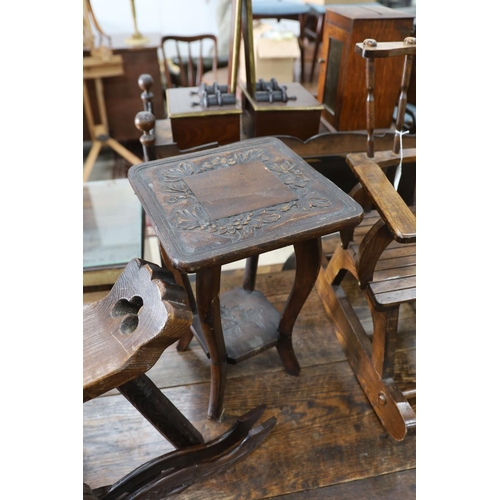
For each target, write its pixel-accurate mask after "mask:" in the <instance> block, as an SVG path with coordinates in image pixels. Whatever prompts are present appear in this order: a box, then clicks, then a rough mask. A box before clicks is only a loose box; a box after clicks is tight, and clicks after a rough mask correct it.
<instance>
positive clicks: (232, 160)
mask: <svg viewBox="0 0 500 500" xmlns="http://www.w3.org/2000/svg"><path fill="white" fill-rule="evenodd" d="M256 161H260V162H266V163H265V166H266V167H267V169H268V170H269V171H270V172H272V173H274V174H275V175H276V176H277V177H278V178H279V179H280V181H281V182H283V184H284V185H286V186H287V187H289V188H290V189H292V190H293V192H294V193H295V194H296V196H297V199H296V200H293V201H290V202H286V203H280V204H277V205H274V206H271V207H266V208H262V209H258V210H253V211H250V212H245V213H241V214H238V215H234V216H231V217H224V218H220V219H216V220H215V219H212V218H211V217H210V216H209V215H208V213H207V212H206V210H205V209H204V207H203V205H202V204H201V203H199V202H198V201H197V199H196V197H195V195H194V193H193V192H192V191H191V190H190V189H189V187H188V186H187V184H186V183H185V182H183V178H184V177H187V176H191V175H196V174H199V173H204V172H208V171H211V170H218V169H222V168H227V167H228V166H232V165H242V164H246V163H252V162H256ZM162 176H163V181H164V182H163V191H162V194H163V202H164V203H166V204H175V203H177V202H178V201H179V200H186V201H188V202H189V201H190V200H193V203H192V204H191V205H189V204H188V206H187V207H186V208H182V209H180V210H177V211H176V212H175V217H176V220H175V223H176V226H177V228H179V229H182V230H188V231H192V230H202V231H209V232H213V233H218V234H219V235H223V236H226V237H229V238H231V240H232V241H239V240H240V239H243V238H246V237H248V236H252V235H253V234H254V233H255V231H256V230H258V229H260V228H262V226H263V225H264V224H272V223H275V222H276V221H278V220H279V219H280V218H281V215H280V213H282V212H288V211H289V210H292V209H295V210H306V211H308V210H311V209H312V208H314V207H327V206H329V205H331V202H330V200H328V199H326V198H322V197H321V196H320V195H319V193H317V192H314V191H313V192H308V191H307V190H306V189H304V188H306V187H307V185H308V183H309V182H310V180H311V179H310V178H309V177H307V175H305V174H304V173H303V172H302V171H301V170H300V168H298V167H297V166H296V165H295V164H294V163H293V162H292V161H290V160H288V159H285V160H283V161H278V162H270V159H269V157H268V156H267V155H266V154H265V153H264V151H263V150H259V149H255V150H249V151H246V152H236V153H232V154H229V155H227V156H216V157H214V158H212V159H210V160H208V161H203V163H201V165H199V164H196V162H195V161H190V162H181V163H179V164H177V165H175V166H173V167H171V168H169V169H167V170H166V171H164V172H162Z"/></svg>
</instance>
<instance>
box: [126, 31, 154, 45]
mask: <svg viewBox="0 0 500 500" xmlns="http://www.w3.org/2000/svg"><path fill="white" fill-rule="evenodd" d="M148 42H149V38H148V37H145V36H142V35H141V34H140V33H134V34H133V35H131V36H129V37H127V38H125V43H126V44H127V45H134V46H139V45H146V44H147V43H148Z"/></svg>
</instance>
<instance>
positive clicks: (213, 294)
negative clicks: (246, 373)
mask: <svg viewBox="0 0 500 500" xmlns="http://www.w3.org/2000/svg"><path fill="white" fill-rule="evenodd" d="M220 273H221V266H214V267H212V268H210V269H204V270H202V271H199V272H197V273H196V304H197V310H198V319H199V321H200V325H201V328H202V330H203V336H204V337H205V340H206V343H207V348H208V352H209V355H210V374H211V381H210V401H209V405H208V418H209V419H212V420H216V419H218V418H219V417H220V415H221V413H222V403H223V400H224V390H225V387H226V375H227V355H226V344H225V342H224V335H223V333H222V322H221V311H220V298H219V291H220Z"/></svg>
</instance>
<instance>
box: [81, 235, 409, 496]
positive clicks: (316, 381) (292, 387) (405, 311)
mask: <svg viewBox="0 0 500 500" xmlns="http://www.w3.org/2000/svg"><path fill="white" fill-rule="evenodd" d="M336 241H338V238H328V241H325V242H324V248H325V249H326V250H327V251H328V250H329V249H330V250H331V249H332V248H333V247H334V246H335V244H336ZM242 276H243V270H241V271H232V272H229V273H223V274H222V278H221V292H224V291H226V290H230V289H232V288H234V286H235V285H236V286H237V285H239V284H240V283H241V281H242ZM293 276H294V272H293V271H283V272H280V273H276V272H273V273H266V274H261V273H259V274H258V275H257V283H256V286H257V287H258V288H259V289H260V290H262V291H263V293H265V294H266V296H267V297H268V298H269V300H270V301H271V302H272V303H273V304H274V306H275V307H277V308H278V309H280V308H281V307H282V305H283V303H284V301H285V300H286V298H287V296H288V292H289V290H290V288H291V285H292V281H293ZM346 279H347V278H346ZM348 285H349V286H347V285H346V289H347V290H348V293H349V294H353V297H354V296H356V297H358V298H357V299H356V308H357V310H358V312H359V313H360V317H361V321H362V323H363V325H364V326H365V328H366V329H367V330H368V331H370V328H371V327H370V323H371V316H370V312H369V310H368V307H367V306H366V303H365V301H364V299H363V298H362V296H358V295H357V291H356V290H357V287H356V283H355V282H354V281H353V280H352V281H351V282H349V283H348ZM88 299H92V300H93V299H95V294H94V295H93V296H90V295H89V296H88ZM332 328H333V326H332V323H331V322H330V320H329V319H328V318H327V316H326V314H325V313H324V311H323V309H322V306H321V301H320V299H319V297H318V295H317V293H316V291H315V290H313V292H312V293H311V294H310V296H309V298H308V299H307V301H306V303H305V305H304V307H303V309H302V312H301V314H300V315H299V317H298V319H297V321H296V324H295V327H294V339H293V342H294V348H295V351H296V355H297V359H298V360H299V362H300V364H301V367H302V369H301V372H300V375H299V377H292V376H289V375H287V374H286V372H285V370H284V369H283V367H282V365H281V364H280V363H279V358H278V354H277V352H276V350H274V349H273V350H269V351H266V352H264V353H261V354H260V355H259V356H256V357H253V358H250V359H247V360H245V361H244V362H242V363H240V364H238V365H230V366H228V379H231V383H229V384H228V386H227V388H226V398H225V411H224V413H223V416H222V419H221V420H222V421H221V422H217V421H211V420H208V419H207V418H206V405H207V402H208V397H209V389H210V382H209V381H210V362H209V360H208V359H207V358H206V356H205V354H204V352H203V350H202V349H201V347H200V346H199V345H198V344H197V343H196V342H192V343H191V345H190V347H189V349H188V350H187V351H185V352H181V353H180V352H177V351H176V350H175V349H174V348H170V349H167V350H166V351H165V352H164V355H163V356H162V357H161V358H160V360H159V361H158V363H157V364H156V365H155V366H154V367H153V369H152V370H150V371H149V372H148V375H149V376H150V377H151V378H152V380H154V382H155V383H156V384H157V385H158V386H159V387H160V388H162V391H163V392H164V393H165V395H166V396H167V397H168V398H169V399H170V400H171V401H172V402H173V403H174V404H175V405H176V406H177V407H178V408H179V409H180V410H181V411H182V412H183V414H184V415H186V416H187V417H188V418H189V420H190V421H191V422H192V423H193V424H194V425H195V427H196V428H197V429H199V430H200V432H201V433H202V434H203V437H204V438H205V440H208V439H210V438H211V437H213V436H216V435H219V434H220V433H221V432H223V431H224V430H227V429H228V428H229V427H230V426H231V424H232V423H233V422H234V420H235V419H236V417H237V416H239V415H240V414H241V413H243V412H245V411H247V410H249V409H251V408H252V407H254V406H256V405H258V404H261V403H265V404H267V410H266V411H265V413H264V415H263V417H262V418H263V419H265V418H269V417H271V416H275V417H276V418H277V425H276V427H275V428H274V429H273V432H272V433H271V434H270V435H269V437H268V438H267V440H266V441H265V442H264V443H263V444H262V445H261V446H260V447H259V448H258V449H257V450H255V451H254V452H253V453H252V454H250V455H249V456H248V457H246V459H245V460H244V461H243V462H242V463H240V464H236V465H234V466H232V467H230V468H229V469H228V470H227V471H226V472H224V473H222V474H220V475H219V476H216V477H214V478H212V479H210V480H208V481H205V482H203V483H200V484H199V485H194V486H192V487H190V488H189V489H188V490H186V491H185V492H184V493H182V494H180V495H179V496H178V498H179V500H185V499H190V500H196V499H200V500H201V499H204V500H205V499H206V500H209V499H210V500H211V499H215V498H216V499H235V500H236V499H242V498H247V499H264V498H280V499H281V498H283V499H297V500H302V499H305V498H308V499H309V498H318V499H322V498H342V499H345V500H350V499H351V498H352V499H354V498H356V499H364V498H366V499H376V500H378V499H382V498H383V499H386V500H400V499H401V498H405V499H412V498H416V493H415V481H416V450H415V445H416V437H415V436H408V437H407V438H406V439H405V440H404V441H403V442H396V441H395V440H393V439H391V438H390V437H389V436H388V434H387V433H386V432H385V431H384V428H383V427H382V425H381V424H380V421H379V420H378V418H377V417H376V415H375V413H374V412H373V409H372V408H371V406H370V405H369V403H368V401H367V399H366V397H365V396H364V393H363V391H362V389H361V388H360V386H359V384H358V382H357V380H356V378H355V376H354V374H353V372H352V370H351V368H350V366H349V364H348V363H347V361H346V358H345V355H344V354H343V351H342V348H341V347H340V345H339V344H338V342H337V340H336V337H335V334H334V332H333V330H332ZM400 329H401V330H402V331H403V332H404V335H401V336H400V338H399V340H398V347H397V356H396V365H397V368H398V369H397V370H396V371H397V372H398V373H399V377H400V379H398V382H399V385H400V387H401V388H403V387H404V386H405V384H406V385H408V386H412V385H414V384H415V373H416V369H415V361H416V359H415V309H414V307H413V306H412V305H411V304H404V305H403V306H402V308H401V312H400ZM83 410H84V430H83V432H84V471H83V479H84V481H85V482H87V483H88V484H90V485H91V486H97V485H101V484H108V483H109V482H113V480H115V479H117V478H119V477H121V476H122V475H124V474H125V473H127V472H129V471H130V470H131V469H132V468H134V467H135V466H137V465H138V464H140V463H143V462H144V461H146V460H148V459H150V458H153V457H154V456H157V455H158V454H160V453H165V452H167V451H169V450H171V449H172V447H171V446H170V445H169V443H167V442H166V441H165V440H164V439H163V438H162V437H161V436H160V434H159V433H158V432H156V431H155V430H154V428H152V427H151V426H150V425H149V424H148V423H147V422H146V421H145V420H144V418H142V417H141V416H140V415H139V414H138V413H137V412H136V411H135V410H134V408H133V407H132V406H131V405H130V404H129V403H128V402H127V401H126V400H125V399H124V398H123V397H122V396H121V395H120V394H118V393H117V392H116V391H111V392H109V393H107V394H106V395H104V396H101V397H98V398H96V399H94V400H92V401H89V402H88V403H86V404H85V405H84V408H83Z"/></svg>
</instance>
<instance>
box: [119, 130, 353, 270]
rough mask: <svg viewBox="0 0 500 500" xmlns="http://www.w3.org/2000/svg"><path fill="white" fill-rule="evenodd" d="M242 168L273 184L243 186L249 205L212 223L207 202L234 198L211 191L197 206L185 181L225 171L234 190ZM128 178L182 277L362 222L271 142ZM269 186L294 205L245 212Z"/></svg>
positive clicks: (347, 201) (196, 156)
mask: <svg viewBox="0 0 500 500" xmlns="http://www.w3.org/2000/svg"><path fill="white" fill-rule="evenodd" d="M241 166H244V167H246V168H257V169H263V168H265V169H267V170H268V171H269V172H268V173H271V175H272V177H266V178H265V179H262V178H257V179H256V180H255V182H251V183H250V182H249V180H247V179H246V180H245V183H242V182H240V184H239V188H238V192H239V193H240V194H241V198H242V199H244V200H247V201H245V202H244V203H243V205H242V206H240V205H241V203H240V205H239V206H237V208H236V210H237V211H238V212H239V213H236V214H231V216H225V217H224V218H218V219H215V218H212V217H210V214H209V213H208V212H207V210H206V208H205V204H206V200H207V199H211V200H216V199H219V198H222V199H226V198H227V196H229V195H231V194H233V195H234V192H232V193H229V194H228V193H224V192H221V191H220V190H219V189H210V186H208V187H207V188H206V191H205V193H204V200H205V202H203V203H202V202H201V200H199V199H198V196H200V194H199V193H198V194H196V193H193V192H192V191H191V190H190V189H189V186H187V184H186V182H184V179H190V178H191V176H193V175H194V176H196V175H203V173H204V172H207V171H209V170H210V171H211V172H216V171H219V170H223V171H224V172H226V179H231V182H230V183H229V185H230V186H233V190H234V186H235V180H234V177H233V176H235V175H237V174H238V173H239V172H240V169H239V167H241ZM128 178H129V180H130V183H131V185H132V188H133V189H134V191H135V192H136V193H137V196H138V197H139V200H140V201H141V204H142V206H143V208H144V210H145V212H146V214H147V215H148V217H149V219H150V220H151V221H152V223H153V225H154V226H155V230H156V234H157V235H158V238H159V240H160V242H161V244H162V247H163V248H164V250H165V252H166V254H167V255H168V257H169V258H170V259H171V261H172V263H173V265H174V267H175V268H176V269H178V270H179V271H181V272H188V273H192V272H196V271H198V270H200V269H203V267H206V266H207V265H215V264H217V265H223V264H227V263H229V262H235V261H237V260H240V259H244V258H246V257H250V256H252V255H257V254H260V253H263V252H266V251H270V250H274V249H276V248H282V247H284V246H287V245H291V244H295V243H296V242H298V241H304V240H307V239H313V238H317V237H320V236H323V235H325V234H329V233H332V232H335V231H337V230H339V229H341V228H344V227H347V226H350V225H355V224H357V223H359V221H360V220H361V218H362V211H361V207H360V206H359V205H358V204H357V203H355V202H353V200H352V199H351V198H350V197H348V196H347V195H346V194H345V193H344V192H343V191H342V190H340V189H339V188H338V187H337V186H335V185H334V184H333V183H332V182H330V181H328V180H327V179H325V177H324V176H322V175H321V174H319V173H318V172H316V171H315V170H314V169H313V168H311V167H310V165H308V164H307V163H306V162H305V161H304V160H303V159H302V158H300V157H299V156H298V155H297V154H295V153H294V152H293V151H292V150H290V149H289V148H288V147H287V146H285V144H283V143H282V142H281V141H279V140H278V139H275V138H272V137H265V138H264V137H263V138H255V139H247V140H245V141H241V142H239V143H238V144H230V145H227V146H221V147H219V148H217V149H215V150H209V151H205V152H197V153H193V154H190V155H183V156H181V157H179V158H167V159H164V160H158V161H155V162H150V163H147V164H141V165H136V166H134V167H132V168H131V169H130V170H129V173H128ZM269 178H271V179H272V180H273V186H274V189H271V192H275V190H276V189H278V187H279V188H280V189H284V188H286V189H287V190H288V191H290V193H291V194H293V197H292V201H290V202H288V203H279V202H278V204H277V203H276V202H275V201H274V199H273V198H272V196H271V197H270V198H269V199H268V200H265V201H263V202H262V203H260V206H258V207H256V208H255V207H254V208H252V210H246V207H247V204H248V199H249V197H251V195H252V193H255V192H261V191H262V190H263V189H264V190H265V189H266V188H267V185H266V180H267V179H269ZM250 180H252V179H250ZM188 182H189V181H188ZM219 187H220V186H219ZM226 203H227V200H226ZM228 205H229V203H228ZM233 209H234V208H233Z"/></svg>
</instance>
